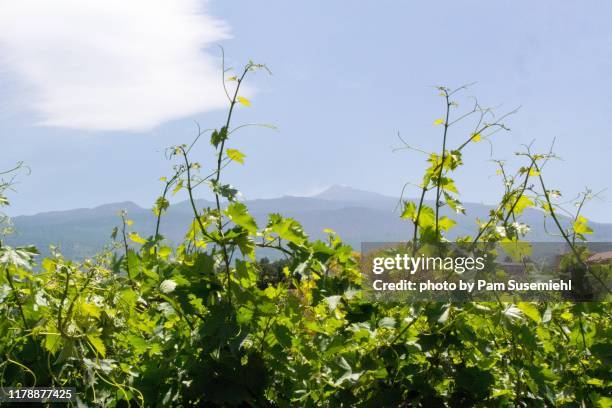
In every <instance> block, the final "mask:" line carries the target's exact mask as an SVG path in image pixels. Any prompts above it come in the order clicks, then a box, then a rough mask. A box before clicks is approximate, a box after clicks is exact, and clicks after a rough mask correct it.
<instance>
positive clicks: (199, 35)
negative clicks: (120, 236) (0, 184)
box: [0, 0, 612, 222]
mask: <svg viewBox="0 0 612 408" xmlns="http://www.w3.org/2000/svg"><path fill="white" fill-rule="evenodd" d="M610 16H612V3H611V2H609V1H607V0H602V1H590V2H589V3H588V7H587V6H586V5H585V3H584V2H581V1H562V2H559V1H538V2H533V1H495V2H486V1H461V2H457V1H432V2H408V1H397V0H396V1H383V0H377V1H360V2H355V1H348V0H345V1H329V0H326V1H323V0H319V1H315V0H309V1H300V2H297V1H291V2H288V1H280V0H275V1H265V2H254V1H227V0H226V1H220V0H218V1H210V2H208V3H206V2H199V1H195V0H174V1H172V2H168V1H163V0H131V1H130V2H126V1H123V0H92V1H88V2H79V1H75V0H72V1H70V0H56V1H53V2H49V1H44V0H22V1H19V2H9V1H5V2H2V3H0V90H1V92H2V95H1V102H0V168H7V167H9V166H10V165H11V164H12V163H14V162H15V161H17V160H23V161H25V162H26V163H27V164H28V165H29V166H30V168H31V174H30V175H29V176H26V175H22V176H20V177H19V184H18V185H17V190H18V193H16V194H14V195H13V196H12V201H13V204H14V206H13V208H12V209H11V211H10V213H11V214H14V215H15V214H30V213H35V212H40V211H48V210H57V209H69V208H76V207H91V206H96V205H99V204H103V203H108V202H117V201H124V200H131V201H134V202H136V203H138V204H140V205H143V206H150V205H151V204H152V203H153V201H154V199H155V197H156V196H157V195H158V194H159V190H160V187H161V186H160V182H159V181H158V179H159V177H161V176H163V175H167V174H168V173H169V170H170V168H171V165H172V163H171V162H169V161H167V160H166V159H165V158H164V154H163V151H164V148H165V147H167V146H169V145H172V144H177V143H183V142H189V141H190V140H191V138H192V137H193V136H194V133H195V131H196V128H195V125H194V121H196V120H197V121H198V122H199V123H200V124H201V125H202V127H204V128H207V127H219V126H220V124H221V120H222V112H221V110H219V108H220V107H221V106H223V97H222V93H221V92H222V91H221V83H220V59H219V49H218V47H217V46H216V45H217V44H220V45H223V47H224V48H225V52H226V56H227V60H228V63H229V64H230V65H233V66H240V65H241V64H242V63H244V62H246V61H247V60H248V59H249V58H251V59H253V60H255V61H256V62H263V63H266V64H267V65H268V66H269V67H270V69H271V70H272V72H273V75H272V76H268V75H265V74H263V73H259V74H256V75H255V76H253V77H252V78H251V80H250V84H251V86H250V89H249V90H248V94H249V97H250V99H251V100H252V107H250V108H240V109H239V110H238V112H237V114H236V122H235V124H239V123H242V122H245V123H248V122H253V121H256V122H264V123H273V124H275V125H277V126H278V128H279V131H278V132H275V131H271V130H267V129H250V130H245V131H244V132H242V133H237V134H236V136H235V137H234V139H233V140H232V141H231V143H230V144H231V147H235V148H239V149H241V150H242V151H244V152H245V153H246V154H247V158H246V165H245V166H244V167H241V166H239V165H235V166H233V167H232V169H231V170H230V171H229V172H228V174H227V176H226V181H228V182H231V183H232V184H234V185H236V186H237V187H238V188H239V189H240V190H241V191H242V192H243V193H244V195H245V196H246V197H247V198H260V197H274V196H280V195H284V194H294V195H307V194H312V193H315V192H317V191H319V190H322V189H324V188H325V187H327V186H329V185H331V184H347V185H350V186H353V187H357V188H362V189H366V190H371V191H377V192H380V193H384V194H388V195H394V196H397V195H399V192H400V190H401V188H402V185H403V184H404V183H405V182H407V181H413V182H417V181H418V180H419V179H420V174H421V171H422V169H423V165H424V163H423V157H422V156H421V155H419V154H417V153H414V152H395V153H394V152H393V151H392V150H393V147H394V146H398V145H399V141H398V139H397V136H396V135H397V132H398V131H399V132H401V134H402V136H403V137H404V138H405V139H406V140H407V141H409V142H410V143H413V144H414V145H416V146H420V147H422V148H423V149H427V150H429V149H434V148H437V147H438V145H439V132H440V128H439V127H435V126H432V122H433V121H434V119H436V118H437V117H440V116H441V113H442V109H443V104H442V100H441V98H440V97H439V96H437V92H436V91H435V90H434V89H433V88H432V86H433V85H447V86H450V87H456V86H459V85H462V84H465V83H470V82H474V81H477V84H476V85H474V86H472V87H471V88H470V89H469V90H468V91H467V92H466V93H464V96H465V98H462V99H460V100H459V101H460V102H461V106H460V109H467V108H468V105H469V99H467V97H468V96H472V95H473V96H477V97H478V99H479V101H480V102H481V103H482V104H483V105H487V106H496V107H497V109H498V111H499V112H503V111H506V110H511V109H513V108H515V107H517V106H519V105H520V106H522V108H521V110H520V111H519V113H517V114H516V115H514V116H512V117H511V118H509V119H508V121H507V124H508V125H509V126H510V127H511V129H512V132H511V133H507V134H498V135H496V136H495V137H494V138H493V144H494V148H493V156H490V151H489V145H488V144H487V143H480V144H478V145H475V146H474V148H472V149H470V151H469V152H466V154H465V161H466V163H467V164H466V166H464V167H463V168H462V169H461V170H460V171H459V174H457V179H458V182H457V185H458V188H459V190H460V191H461V192H462V193H463V199H464V200H465V201H475V202H484V203H492V202H496V200H497V198H498V197H499V194H500V187H499V180H497V179H496V178H495V176H494V173H495V167H494V165H493V164H492V163H491V162H490V159H491V158H496V159H508V160H510V161H511V162H513V161H516V158H515V157H514V155H513V152H514V151H515V150H517V149H520V148H521V144H524V143H529V142H531V141H532V140H534V139H535V140H536V142H535V144H534V147H535V148H536V149H537V150H546V149H547V148H548V146H549V144H550V143H551V141H552V140H553V138H556V147H555V149H556V152H557V153H558V154H559V155H560V156H561V157H563V158H564V160H563V161H559V162H555V163H551V164H550V165H549V168H548V169H547V175H546V176H547V178H548V184H549V188H558V189H560V190H562V191H563V192H564V193H565V196H566V197H568V198H569V197H570V196H572V195H573V194H575V193H577V192H579V191H580V190H582V189H583V188H584V187H585V186H590V187H591V188H593V189H595V190H602V189H609V191H606V192H604V193H603V194H602V197H603V200H601V201H596V202H594V203H592V204H591V205H590V207H589V208H588V209H587V215H589V216H590V217H591V218H592V219H593V220H597V221H607V222H612V212H611V211H610V210H612V188H611V187H612V182H611V181H610V180H611V176H610V160H611V159H610V157H612V141H611V140H612V139H611V137H610V136H611V135H610V115H611V114H612V103H611V102H610V95H611V94H612V81H611V80H610V77H609V75H610V72H612V29H611V28H610V26H609V18H610ZM464 137H465V134H451V136H450V139H451V145H455V144H456V143H458V142H459V141H460V140H463V139H464ZM195 153H196V157H197V160H199V161H200V162H201V163H202V164H203V165H204V166H207V165H211V163H212V155H211V151H210V149H208V147H207V146H206V143H203V144H201V145H200V146H199V147H198V148H197V149H196V152H195ZM202 193H204V191H202ZM183 198H184V197H180V199H183Z"/></svg>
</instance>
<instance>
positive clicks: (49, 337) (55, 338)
mask: <svg viewBox="0 0 612 408" xmlns="http://www.w3.org/2000/svg"><path fill="white" fill-rule="evenodd" d="M61 345H62V336H60V335H59V333H48V334H46V335H45V349H46V350H47V351H48V352H49V353H51V354H55V353H57V352H58V351H59V349H60V346H61Z"/></svg>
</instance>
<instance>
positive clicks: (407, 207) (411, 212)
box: [400, 201, 416, 220]
mask: <svg viewBox="0 0 612 408" xmlns="http://www.w3.org/2000/svg"><path fill="white" fill-rule="evenodd" d="M400 217H401V218H405V219H410V220H414V219H415V218H416V204H415V203H414V202H412V201H407V202H405V203H404V212H403V213H402V215H401V216H400Z"/></svg>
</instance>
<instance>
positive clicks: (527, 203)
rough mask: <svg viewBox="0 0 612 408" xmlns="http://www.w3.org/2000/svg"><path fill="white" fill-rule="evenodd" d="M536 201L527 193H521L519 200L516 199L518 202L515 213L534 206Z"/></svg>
mask: <svg viewBox="0 0 612 408" xmlns="http://www.w3.org/2000/svg"><path fill="white" fill-rule="evenodd" d="M533 205H534V203H533V201H531V199H530V198H529V197H527V196H525V195H521V196H520V197H519V198H518V200H516V204H515V205H514V210H513V211H514V214H517V215H518V214H521V213H522V212H523V211H524V210H525V208H527V207H531V206H533Z"/></svg>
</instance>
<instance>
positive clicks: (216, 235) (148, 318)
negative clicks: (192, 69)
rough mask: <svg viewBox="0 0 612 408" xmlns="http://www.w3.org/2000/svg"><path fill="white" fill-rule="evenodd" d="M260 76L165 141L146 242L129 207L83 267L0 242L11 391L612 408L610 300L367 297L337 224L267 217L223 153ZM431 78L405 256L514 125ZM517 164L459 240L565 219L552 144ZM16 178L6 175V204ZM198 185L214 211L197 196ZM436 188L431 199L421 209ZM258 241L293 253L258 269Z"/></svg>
mask: <svg viewBox="0 0 612 408" xmlns="http://www.w3.org/2000/svg"><path fill="white" fill-rule="evenodd" d="M262 70H265V66H263V65H258V64H254V63H252V62H249V63H248V64H247V65H246V67H245V68H244V70H243V71H241V72H237V73H236V75H235V76H226V78H225V85H226V91H227V96H228V104H229V108H228V114H227V118H226V120H225V121H224V123H223V125H222V126H221V127H219V128H217V129H215V130H212V131H200V132H199V133H198V136H197V138H196V139H195V140H194V141H193V143H191V144H186V145H179V146H173V147H171V148H170V149H169V150H168V155H169V157H170V158H171V159H173V160H175V163H176V164H175V165H174V167H173V172H172V174H171V175H170V176H168V177H164V178H162V179H161V181H162V183H163V193H162V195H161V196H160V197H159V199H158V200H157V201H156V203H155V206H154V209H153V214H152V215H151V216H152V217H156V219H157V229H156V232H155V234H154V235H153V236H150V237H141V236H140V235H138V233H136V232H135V230H136V227H137V226H135V225H133V222H132V221H131V220H130V219H129V214H126V213H122V214H121V216H120V218H118V223H119V227H118V228H117V229H115V230H114V231H113V234H112V238H113V241H114V242H115V244H114V247H113V248H111V249H109V250H108V251H105V252H102V253H100V254H99V255H98V256H96V257H93V258H92V259H87V260H84V261H82V262H75V261H71V260H68V259H64V258H63V257H62V255H61V253H60V252H59V251H58V250H54V251H53V255H52V256H51V257H49V258H46V259H39V258H38V257H37V251H36V249H35V248H31V247H23V248H11V247H8V246H6V245H2V246H1V247H0V313H1V317H2V318H1V319H0V373H1V382H2V386H4V387H7V386H12V387H17V386H35V385H36V386H72V387H76V389H77V392H78V400H79V404H84V405H86V406H110V407H113V406H238V405H241V406H280V407H293V406H305V407H308V406H312V407H314V406H330V407H336V406H345V407H351V406H372V407H381V406H385V407H387V406H388V407H395V406H414V407H443V406H449V407H469V406H482V407H490V406H500V407H514V406H525V407H527V406H529V407H533V406H535V407H538V406H541V407H545V406H561V407H591V406H600V407H610V406H612V399H610V397H609V394H610V383H609V381H610V377H609V367H610V363H611V361H610V359H611V357H612V356H611V354H610V347H609V346H610V345H609V339H610V335H611V333H610V325H609V319H610V316H609V309H608V304H607V303H603V302H601V303H576V304H575V303H569V302H557V303H536V302H533V303H525V302H517V303H516V304H512V303H501V302H497V303H496V302H489V303H483V302H471V303H457V304H449V303H436V302H423V303H413V304H403V303H391V302H372V301H370V300H368V299H367V298H366V297H365V296H364V294H363V291H362V290H361V273H360V271H359V254H357V253H356V252H355V251H354V250H353V249H352V248H351V247H349V246H347V245H345V244H343V242H342V241H341V239H340V237H338V236H337V235H336V234H335V233H334V232H333V231H331V230H329V231H327V232H328V238H327V240H325V241H324V242H323V241H314V242H313V241H311V240H309V238H308V236H307V235H306V234H305V232H304V231H303V229H302V228H301V226H300V224H299V223H298V222H297V221H296V220H293V219H290V218H285V217H283V216H282V215H281V214H270V216H269V219H268V222H267V224H266V225H258V224H257V223H256V221H255V219H254V218H253V217H252V216H251V215H250V214H249V209H248V208H247V207H246V206H245V205H244V204H243V203H241V202H240V201H239V200H237V195H238V191H237V190H236V189H235V188H234V187H233V186H231V185H229V184H226V183H224V180H223V177H222V176H223V169H224V168H225V167H227V166H230V165H231V166H241V165H244V164H245V161H246V160H247V159H248V157H246V156H245V154H243V153H242V152H240V151H238V150H236V149H233V148H231V147H230V145H231V141H232V138H233V137H234V136H235V135H236V134H235V133H234V131H235V130H236V129H237V128H239V126H237V127H232V126H233V122H232V119H233V116H234V115H235V113H236V107H237V106H241V105H242V107H243V108H244V109H247V108H249V106H250V105H251V102H250V101H249V100H247V99H246V98H244V97H243V96H242V95H241V94H240V89H241V85H242V84H243V81H244V80H245V78H246V77H247V76H248V75H250V74H251V73H253V72H254V71H262ZM438 90H439V92H440V93H441V97H442V99H443V100H444V104H445V115H444V116H443V117H441V118H440V119H438V120H436V121H435V122H434V123H435V125H436V126H439V127H440V129H441V130H442V132H441V133H442V138H443V140H442V147H441V150H440V151H439V152H437V153H431V154H428V155H427V160H428V166H429V167H428V168H427V170H426V172H425V175H424V177H423V179H422V180H420V181H419V182H418V183H417V185H418V188H419V195H418V197H420V200H417V201H415V202H411V201H407V202H403V204H402V205H403V211H402V215H401V218H403V220H400V219H398V222H405V223H406V225H407V237H406V239H407V242H409V243H410V245H413V247H414V248H418V246H419V245H422V244H424V243H431V242H438V241H441V240H444V235H445V233H446V232H447V231H448V230H449V229H450V228H452V227H453V224H454V221H453V220H452V219H450V218H446V217H441V216H440V215H439V212H440V211H439V210H440V208H441V207H442V206H450V207H451V208H453V209H455V210H456V212H457V213H458V214H461V213H462V212H463V207H462V205H461V202H460V200H459V191H458V188H457V186H456V185H455V183H454V181H453V179H452V175H453V173H454V172H456V171H458V169H459V168H460V166H461V165H462V164H463V162H462V153H463V151H464V150H465V149H466V148H468V147H470V146H471V145H472V144H473V143H483V142H485V140H490V139H491V138H492V137H493V136H494V134H495V133H496V132H498V131H507V130H508V128H507V127H506V126H505V125H504V124H503V120H504V119H505V118H506V116H505V115H502V116H500V117H499V119H491V118H493V116H492V112H491V111H490V110H488V109H485V108H482V107H480V106H479V105H478V104H477V103H476V104H475V105H474V107H473V109H469V110H468V111H467V112H466V113H464V114H456V115H455V117H456V118H457V119H453V112H455V111H456V110H457V109H458V107H457V102H456V101H455V97H456V95H457V91H460V90H461V88H460V89H458V90H450V89H447V88H444V87H440V88H439V89H438ZM251 109H252V107H251ZM466 120H473V121H474V124H475V127H474V129H473V131H470V132H468V134H466V135H465V137H464V138H463V140H460V143H459V144H458V145H457V146H456V147H452V148H451V147H449V146H450V145H451V144H452V143H454V142H455V141H456V140H458V138H459V137H460V136H455V135H453V137H451V135H450V133H451V132H450V131H451V130H452V129H454V128H455V125H456V124H458V123H465V122H464V121H466ZM458 121H461V122H458ZM204 137H206V138H208V137H209V138H210V144H211V147H212V149H214V150H215V152H216V156H215V157H216V158H215V161H214V162H213V163H212V164H211V163H199V162H197V161H192V148H193V146H194V145H195V143H202V141H201V140H202V139H203V138H204ZM403 147H404V148H407V149H413V148H412V147H411V146H409V145H408V144H404V146H403ZM520 156H521V157H522V158H524V160H525V163H526V164H525V166H524V167H521V168H519V169H517V171H516V172H511V171H510V170H509V169H508V168H507V166H506V165H505V164H504V163H502V162H499V169H500V170H499V175H500V177H501V178H502V181H503V183H504V184H503V185H504V191H505V193H504V195H503V197H502V198H501V200H500V203H499V206H498V207H497V208H496V209H494V210H492V211H491V214H490V219H487V220H478V222H479V225H480V228H479V233H478V235H477V236H472V237H463V238H461V240H462V241H464V242H477V241H480V242H482V241H484V242H493V243H494V242H502V241H517V240H520V239H521V238H522V235H523V234H524V233H525V231H526V229H527V228H528V226H526V225H524V224H522V223H521V222H520V214H521V212H522V211H523V210H524V209H525V208H527V207H539V208H541V209H542V210H543V211H544V212H546V214H547V216H548V217H549V219H550V220H551V222H552V224H553V225H555V224H556V223H558V222H556V221H557V219H558V216H557V213H558V211H559V205H558V204H556V202H555V197H556V196H558V195H559V192H557V191H555V190H550V189H548V188H547V187H546V186H545V184H544V183H545V180H544V176H543V168H544V167H545V164H546V163H547V162H548V161H549V160H552V159H554V155H553V154H552V153H550V152H549V153H546V154H536V153H533V152H532V151H531V149H530V148H529V147H527V148H526V149H525V150H524V152H522V153H520ZM5 177H6V175H5ZM9 187H10V180H9V181H5V182H3V184H2V188H1V190H0V204H2V205H3V206H6V205H8V200H7V198H6V197H5V196H6V195H7V194H6V193H7V192H8V191H7V189H8V188H9ZM204 187H208V188H209V189H210V191H211V192H212V194H213V195H214V197H215V203H216V205H215V206H213V208H197V206H196V204H195V203H196V201H195V199H194V194H195V193H194V192H195V191H196V189H198V188H204ZM179 194H185V195H186V197H187V198H188V199H189V202H190V203H191V205H192V209H193V222H192V223H191V225H188V226H186V234H185V240H184V242H183V243H181V244H180V245H178V246H177V247H171V246H169V245H168V243H167V242H166V241H165V240H164V238H163V216H164V213H165V211H166V210H167V209H168V207H169V198H170V196H171V195H179ZM428 194H433V197H434V198H435V203H436V205H435V206H433V207H428V206H426V205H425V204H424V198H425V197H426V196H428ZM589 197H590V193H589V192H586V193H585V194H584V195H583V196H581V200H580V202H581V203H582V204H584V202H586V201H587V200H588V199H589ZM581 208H582V205H580V208H579V211H578V214H575V215H574V217H575V222H574V224H573V226H572V227H571V228H566V229H563V228H561V226H559V227H560V228H561V230H559V231H557V232H558V233H560V234H562V237H563V238H564V239H566V240H567V241H568V242H569V243H571V245H572V248H575V255H576V257H577V258H576V259H575V262H578V263H580V264H584V257H585V253H584V251H581V249H580V242H581V241H583V240H586V238H587V237H588V234H589V232H590V227H589V226H588V221H587V220H586V219H585V218H584V217H583V216H582V215H580V209H581ZM411 224H412V229H411V230H409V228H408V226H410V225H411ZM408 231H412V232H410V233H409V232H408ZM262 248H266V251H272V250H273V251H277V252H278V254H279V255H280V256H281V257H282V258H283V259H284V261H283V262H279V263H278V270H277V272H278V273H276V274H271V273H270V272H269V271H268V273H267V275H266V276H267V278H266V280H265V281H264V280H263V279H261V276H262V275H261V274H262V263H261V262H259V261H258V259H259V258H260V257H258V255H257V253H258V251H260V250H261V249H262ZM267 253H268V252H267ZM266 265H268V266H269V263H266ZM585 267H586V268H588V266H587V265H586V264H585ZM268 269H269V268H268ZM272 275H274V276H272ZM271 276H272V277H271Z"/></svg>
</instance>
